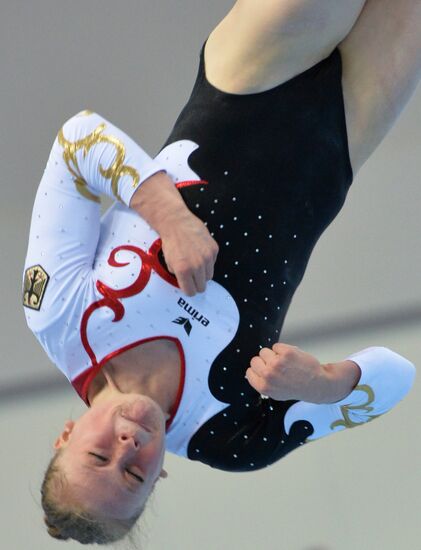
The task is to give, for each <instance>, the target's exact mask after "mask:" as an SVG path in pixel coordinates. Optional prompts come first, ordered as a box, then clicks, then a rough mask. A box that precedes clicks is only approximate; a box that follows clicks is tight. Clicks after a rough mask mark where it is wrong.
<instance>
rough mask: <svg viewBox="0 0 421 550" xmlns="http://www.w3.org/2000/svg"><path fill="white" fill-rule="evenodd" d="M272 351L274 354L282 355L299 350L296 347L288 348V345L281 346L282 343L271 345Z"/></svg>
mask: <svg viewBox="0 0 421 550" xmlns="http://www.w3.org/2000/svg"><path fill="white" fill-rule="evenodd" d="M272 349H273V351H274V352H275V353H277V354H282V353H285V352H286V351H291V350H295V349H299V348H298V347H297V346H290V345H289V344H282V342H277V343H276V344H273V346H272Z"/></svg>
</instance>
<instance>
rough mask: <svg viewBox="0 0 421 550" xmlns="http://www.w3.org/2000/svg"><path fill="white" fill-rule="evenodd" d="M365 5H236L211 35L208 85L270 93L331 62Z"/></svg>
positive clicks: (244, 1)
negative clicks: (326, 60)
mask: <svg viewBox="0 0 421 550" xmlns="http://www.w3.org/2000/svg"><path fill="white" fill-rule="evenodd" d="M364 4H365V1H364V0H347V1H346V2H337V1H336V0H283V1H281V0H276V1H275V0H262V1H261V2H255V1H254V0H237V2H236V3H235V5H234V7H233V8H232V10H231V11H230V12H229V13H228V14H227V16H226V17H225V18H224V19H223V20H222V21H221V23H220V24H219V25H217V27H216V28H215V29H214V30H213V32H212V33H211V34H210V36H209V39H208V41H207V44H206V52H205V61H206V73H207V78H208V80H209V81H210V82H211V83H212V84H213V85H214V86H216V87H217V88H219V89H221V90H223V91H227V92H232V93H239V94H241V93H255V92H260V91H264V90H267V89H269V88H272V87H274V86H277V85H278V84H280V83H282V82H284V81H286V80H288V79H289V78H291V77H293V76H295V75H297V74H299V73H301V72H303V71H305V70H306V69H308V68H309V67H311V66H312V65H315V64H316V63H317V62H318V61H320V60H321V59H323V58H324V57H327V56H328V55H329V53H330V52H331V51H332V50H333V49H334V48H335V47H336V46H337V44H338V43H339V42H341V41H342V40H343V39H344V38H345V37H346V36H347V34H348V33H349V32H350V30H351V29H352V27H353V25H354V24H355V22H356V20H357V19H358V16H359V14H360V12H361V10H362V9H363V7H364Z"/></svg>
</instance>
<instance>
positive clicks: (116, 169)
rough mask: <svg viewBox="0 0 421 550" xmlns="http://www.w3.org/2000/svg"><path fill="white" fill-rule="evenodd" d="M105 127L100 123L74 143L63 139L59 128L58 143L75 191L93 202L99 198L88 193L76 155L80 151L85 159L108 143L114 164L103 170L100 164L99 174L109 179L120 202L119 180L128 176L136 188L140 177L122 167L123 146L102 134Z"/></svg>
mask: <svg viewBox="0 0 421 550" xmlns="http://www.w3.org/2000/svg"><path fill="white" fill-rule="evenodd" d="M85 113H89V112H88V111H83V114H85ZM105 127H106V125H105V123H101V124H100V125H99V126H98V127H97V128H95V130H94V131H93V132H91V133H90V134H89V135H87V136H86V137H84V138H82V139H79V140H77V141H74V142H72V141H69V140H67V139H66V138H65V137H64V133H63V128H61V130H60V131H59V133H58V142H59V144H60V145H61V146H62V147H63V159H64V162H65V163H66V166H67V168H68V170H69V172H70V173H71V174H72V176H73V177H74V179H75V185H76V189H77V190H78V192H79V193H80V194H81V195H82V196H83V197H85V198H86V199H89V200H91V201H94V202H100V198H99V197H98V196H97V195H94V194H93V193H91V192H90V191H89V189H88V186H87V183H86V181H85V180H84V178H83V177H82V175H81V173H80V169H79V166H78V162H77V158H76V153H77V151H79V150H80V149H82V150H83V157H84V158H85V157H86V155H87V154H88V152H89V150H90V149H91V148H92V147H93V146H94V145H97V144H98V143H110V144H111V145H113V146H114V147H115V148H116V155H115V159H114V162H113V163H112V165H111V166H110V167H109V168H104V167H103V166H101V164H100V165H99V172H100V174H101V175H102V176H103V177H105V178H106V179H111V189H112V192H113V194H114V196H115V197H116V199H117V200H119V201H122V199H121V197H120V195H119V194H118V183H119V181H120V178H121V177H123V176H126V175H128V176H130V177H131V178H132V179H133V183H132V186H133V187H136V186H137V184H138V183H139V179H140V176H139V173H138V171H137V170H136V169H135V168H133V167H132V166H126V165H124V158H125V156H126V148H125V146H124V144H123V143H122V142H121V141H120V140H119V139H118V138H116V137H115V136H106V135H103V133H102V132H103V131H104V130H105Z"/></svg>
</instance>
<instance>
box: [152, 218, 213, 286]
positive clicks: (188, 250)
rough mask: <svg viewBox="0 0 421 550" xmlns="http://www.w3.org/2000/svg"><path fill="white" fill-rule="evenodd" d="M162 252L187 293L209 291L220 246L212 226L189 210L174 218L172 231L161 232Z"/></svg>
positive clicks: (169, 267)
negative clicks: (211, 233) (212, 234)
mask: <svg viewBox="0 0 421 550" xmlns="http://www.w3.org/2000/svg"><path fill="white" fill-rule="evenodd" d="M161 240H162V252H163V253H164V257H165V261H166V263H167V266H168V270H169V271H170V272H171V273H173V274H174V275H175V276H176V278H177V282H178V285H179V287H180V289H181V290H182V291H183V292H184V293H185V294H187V296H194V295H195V294H196V293H197V292H204V291H205V290H206V283H207V281H210V280H211V279H212V277H213V270H214V265H215V261H216V257H217V254H218V250H219V247H218V245H217V243H216V241H215V240H214V239H213V238H212V237H211V235H210V233H209V230H208V228H207V227H206V226H205V224H204V223H203V222H202V220H200V219H199V218H198V217H197V216H195V215H194V214H192V213H191V212H190V211H189V210H187V209H186V210H182V211H181V212H180V213H179V214H178V216H176V217H174V223H173V225H172V227H171V230H170V231H168V232H165V231H163V232H161Z"/></svg>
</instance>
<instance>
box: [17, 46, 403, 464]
mask: <svg viewBox="0 0 421 550" xmlns="http://www.w3.org/2000/svg"><path fill="white" fill-rule="evenodd" d="M160 169H165V170H166V171H167V172H168V173H169V174H170V176H171V177H172V178H173V180H174V182H175V183H176V184H177V186H178V189H179V191H180V193H181V194H182V196H183V199H184V201H185V202H186V204H187V206H188V207H189V208H190V209H191V210H192V211H193V212H194V213H195V214H196V215H197V216H199V217H200V218H201V219H202V220H203V221H205V223H206V224H207V226H208V228H209V230H210V232H211V233H212V235H213V236H214V238H215V239H216V241H217V242H218V244H219V246H220V251H219V255H218V258H217V262H216V265H215V275H214V279H213V280H212V281H210V282H209V283H208V285H207V290H206V292H205V293H203V294H197V295H196V296H194V297H191V298H189V297H187V296H185V295H184V294H183V293H182V292H181V291H180V289H179V288H178V285H177V282H176V280H175V278H174V277H173V276H172V275H171V274H170V273H169V272H168V271H167V269H166V266H165V260H164V258H163V256H162V252H161V243H160V239H159V235H157V234H156V232H155V231H154V230H153V229H152V228H150V227H149V226H148V224H147V223H146V222H145V221H144V220H143V219H142V218H140V217H139V216H138V215H137V214H136V213H135V212H133V211H131V210H130V209H129V208H128V204H129V201H130V198H131V196H132V194H133V193H134V191H135V189H136V188H137V186H138V185H139V184H141V183H142V181H144V180H145V179H146V178H147V177H148V176H150V175H151V174H153V173H155V172H157V171H158V170H160ZM351 181H352V170H351V166H350V161H349V155H348V145H347V134H346V124H345V115H344V105H343V97H342V88H341V59H340V54H339V51H338V50H335V51H333V52H332V54H331V55H330V56H329V57H327V58H326V59H324V60H322V61H321V62H320V63H318V64H317V65H315V66H314V67H312V68H310V69H308V70H307V71H305V72H304V73H302V74H300V75H298V76H296V77H294V78H292V79H291V80H289V81H288V82H286V83H284V84H281V85H280V86H277V87H276V88H273V89H271V90H268V91H266V92H262V93H259V94H249V95H235V94H228V93H224V92H221V91H219V90H217V89H216V88H215V87H213V86H212V85H211V84H210V83H209V82H208V81H207V79H206V75H205V67H204V48H202V51H201V54H200V65H199V72H198V75H197V80H196V83H195V85H194V88H193V92H192V94H191V97H190V98H189V100H188V102H187V104H186V106H185V107H184V109H183V111H182V112H181V114H180V116H179V117H178V119H177V121H176V123H175V126H174V128H173V130H172V132H171V134H170V136H169V138H168V139H167V141H166V143H165V145H164V146H163V148H162V150H161V151H160V153H159V154H158V155H157V156H156V158H155V159H154V160H152V159H149V160H148V158H147V157H146V156H145V154H144V152H143V151H142V150H141V149H140V147H138V146H137V145H136V144H135V143H134V142H133V141H132V140H130V138H129V137H128V136H127V135H126V134H125V133H124V132H122V131H121V130H119V129H118V128H116V127H115V126H113V125H112V124H111V123H109V122H108V121H107V120H105V119H104V118H103V117H100V116H99V115H97V114H95V113H91V112H84V113H81V114H80V115H79V116H75V117H73V118H72V119H70V120H69V121H68V122H67V123H65V124H64V126H63V128H62V129H61V131H60V132H59V135H58V136H57V138H56V140H55V142H54V145H53V149H52V151H51V155H50V158H49V161H48V164H47V168H46V170H45V173H44V176H43V178H42V181H41V184H40V186H39V189H38V193H37V198H36V201H35V205H34V211H33V215H32V223H31V233H30V241H29V248H28V254H27V258H26V263H25V275H24V289H23V290H24V305H25V313H26V317H27V322H28V324H29V326H30V328H31V329H32V330H33V332H34V333H35V335H36V336H37V338H38V340H39V341H40V343H41V345H42V346H43V347H44V349H45V350H46V352H47V354H48V355H49V357H50V358H51V360H52V361H53V362H54V363H55V364H56V365H57V366H58V368H60V369H61V370H62V372H63V373H64V374H65V376H66V377H67V378H68V380H69V381H70V382H71V383H72V385H73V387H74V388H75V390H76V391H77V392H78V394H79V395H80V397H81V398H82V399H83V400H84V401H85V402H86V403H87V404H88V405H89V402H88V400H87V392H88V388H89V384H90V383H91V381H92V380H93V378H94V377H95V376H96V374H97V373H98V371H99V370H100V369H101V368H102V366H103V365H104V363H106V361H107V360H109V359H110V358H111V357H113V356H115V355H117V354H119V353H122V352H123V351H125V350H127V349H129V348H131V347H134V346H138V345H141V344H142V343H143V342H146V341H150V340H154V339H159V338H166V339H170V340H172V341H174V342H175V343H176V344H177V346H178V350H179V353H180V362H181V365H182V373H183V375H182V377H181V381H180V388H179V395H178V399H177V403H176V404H175V408H174V410H173V414H172V418H171V421H170V422H169V423H168V431H167V449H168V450H169V451H171V452H174V453H177V454H179V455H181V456H185V457H188V458H190V459H193V460H200V461H202V462H204V463H206V464H208V465H210V466H212V467H215V468H220V469H224V470H230V471H247V470H254V469H258V468H262V467H264V466H267V465H269V464H271V463H273V462H275V461H276V460H279V459H280V458H281V457H282V456H284V455H285V454H286V453H288V452H290V451H291V450H293V449H295V448H297V447H298V446H300V445H302V444H304V443H305V442H306V441H311V440H313V439H317V438H319V437H322V436H324V435H326V434H328V433H332V432H334V431H339V430H342V429H345V428H346V427H349V426H352V425H357V424H359V423H363V422H367V421H368V420H370V419H372V418H374V417H375V416H378V415H379V414H382V413H383V412H386V410H389V409H390V408H391V407H392V406H393V405H394V404H395V403H396V402H397V401H398V400H399V399H402V397H403V396H404V395H405V394H406V392H407V391H408V390H409V388H410V386H411V384H412V381H413V375H414V369H413V366H412V365H411V364H410V363H409V361H407V360H406V359H404V358H402V357H401V356H399V355H398V354H396V353H394V352H392V351H390V350H387V349H385V348H369V349H368V350H364V351H363V352H360V353H359V354H356V355H354V356H350V357H352V358H353V360H354V361H356V362H358V364H359V366H360V367H361V370H362V378H361V380H360V382H359V386H358V387H357V388H356V389H355V390H354V392H352V393H351V395H350V396H349V398H348V399H347V400H344V401H342V402H339V403H335V404H332V405H315V404H310V403H304V402H297V401H287V402H277V401H274V400H273V399H265V398H264V397H262V396H261V395H259V393H258V392H256V391H255V390H254V389H253V388H252V387H251V386H250V385H249V384H248V382H247V380H246V379H245V378H244V373H245V371H246V369H247V368H248V366H249V361H250V359H251V357H253V356H254V355H256V354H257V353H258V352H259V349H261V348H262V347H265V346H266V347H271V345H272V344H273V343H275V342H277V341H278V339H279V336H280V331H281V328H282V324H283V321H284V318H285V315H286V312H287V309H288V307H289V304H290V302H291V299H292V297H293V295H294V292H295V290H296V289H297V286H298V285H299V283H300V281H301V279H302V277H303V274H304V271H305V268H306V265H307V263H308V260H309V257H310V254H311V252H312V250H313V247H314V245H315V244H316V242H317V240H318V238H319V237H320V235H321V234H322V232H323V231H324V230H325V229H326V227H327V226H328V225H329V223H330V222H331V221H332V220H333V219H334V217H335V216H336V215H337V213H338V212H339V210H340V208H341V207H342V205H343V203H344V200H345V197H346V194H347V191H348V189H349V186H350V184H351ZM100 193H108V194H109V195H110V196H112V197H114V198H116V199H119V201H118V202H116V203H115V204H114V205H113V206H112V207H111V208H110V209H109V211H108V212H107V213H106V214H105V215H104V216H103V217H102V219H101V221H100V213H99V204H98V195H99V194H100ZM373 373H374V374H373ZM388 373H389V374H388ZM392 388H393V391H392Z"/></svg>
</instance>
